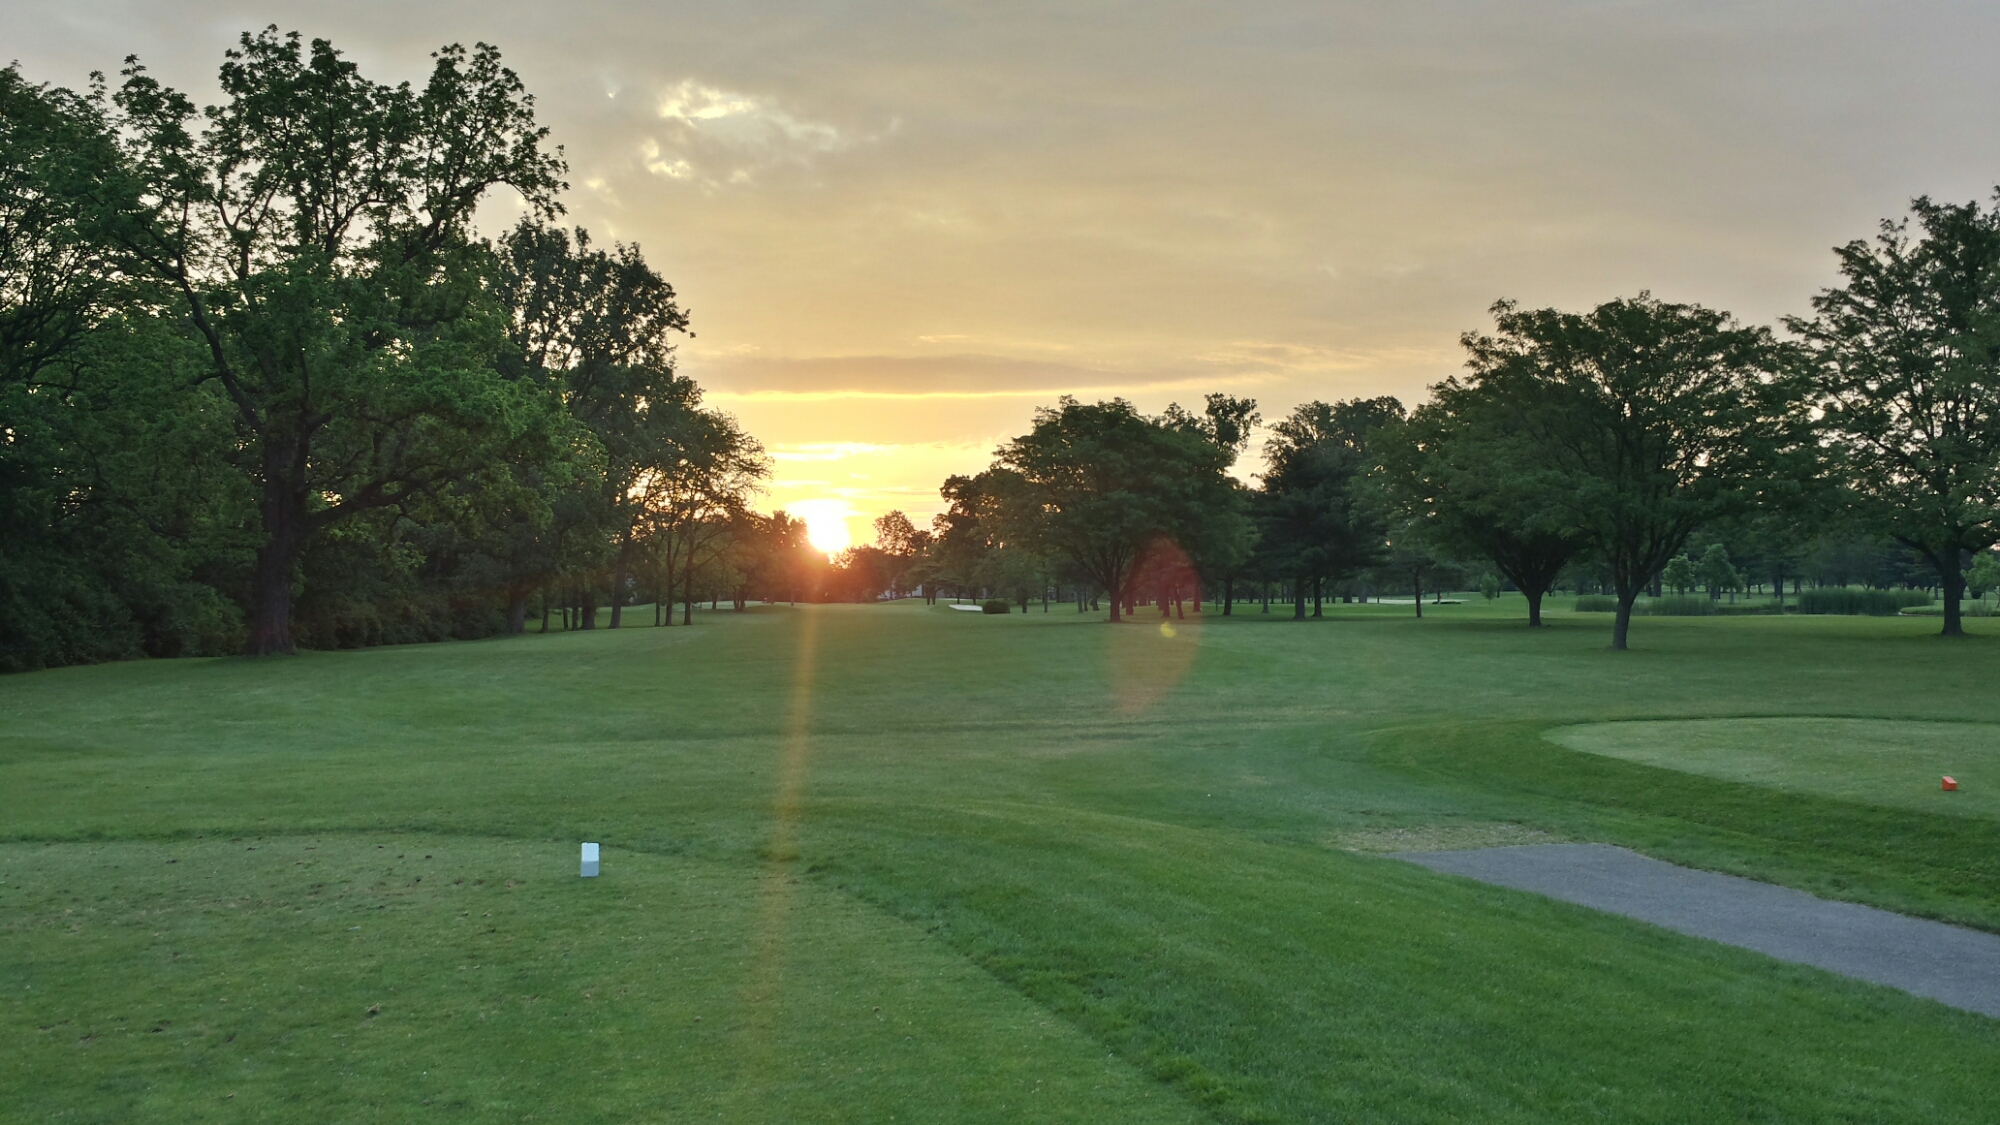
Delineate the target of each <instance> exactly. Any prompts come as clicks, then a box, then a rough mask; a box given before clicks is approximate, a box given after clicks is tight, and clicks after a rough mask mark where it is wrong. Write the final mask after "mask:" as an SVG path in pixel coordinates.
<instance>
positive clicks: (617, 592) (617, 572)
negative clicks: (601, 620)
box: [611, 543, 631, 629]
mask: <svg viewBox="0 0 2000 1125" xmlns="http://www.w3.org/2000/svg"><path fill="white" fill-rule="evenodd" d="M628 552H629V545H628V544H625V543H620V544H619V545H618V565H616V566H614V567H612V568H611V627H612V628H613V629H616V628H617V627H618V626H619V625H621V624H623V623H624V621H625V579H626V578H627V577H628V575H627V573H626V572H627V571H628V570H629V569H630V565H631V564H630V563H628V562H627V561H626V555H627V554H628Z"/></svg>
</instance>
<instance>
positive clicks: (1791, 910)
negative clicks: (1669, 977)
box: [1396, 844, 2000, 1019]
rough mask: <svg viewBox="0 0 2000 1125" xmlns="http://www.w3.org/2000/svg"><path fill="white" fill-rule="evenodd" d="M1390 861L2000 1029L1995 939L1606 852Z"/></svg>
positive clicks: (1485, 851)
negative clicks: (1659, 930) (1994, 1022)
mask: <svg viewBox="0 0 2000 1125" xmlns="http://www.w3.org/2000/svg"><path fill="white" fill-rule="evenodd" d="M1396 858H1398V859H1406V860H1409V861H1410V862H1411V863H1418V864H1422V865H1423V866H1425V867H1428V868H1430V869H1431V870H1433V871H1442V872H1446V873H1448V874H1452V875H1463V876H1465V877H1467V878H1470V879H1477V880H1479V881H1480V882H1482V883H1493V884H1495V885H1498V886H1502V887H1513V888H1515V889H1517V890H1523V891H1533V892H1535V893H1536V894H1541V895H1547V896H1548V897H1550V898H1557V899H1561V900H1563V901H1564V902H1573V903H1576V904H1578V905H1580V906H1588V907H1592V908H1593V909H1597V910H1603V911H1606V912H1608V913H1611V914H1622V915H1624V916H1625V917H1627V918H1637V919H1639V920H1640V921H1642V922H1651V923H1652V924H1653V925H1656V926H1662V927H1664V928H1666V929H1669V930H1677V931H1679V932H1680V933H1684V934H1692V935H1694V936H1695V937H1704V938H1708V939H1710V940H1712V941H1719V942H1723V943H1724V944H1727V945H1736V946H1741V947H1743V948H1744V949H1754V950H1756V951H1757V952H1759V953H1765V954H1769V955H1770V956H1772V957H1776V958H1778V959H1779V960H1781V961H1796V962H1798V963H1800V964H1804V965H1812V966H1815V967H1817V968H1821V969H1826V970H1828V971H1829V972H1835V973H1841V974H1843V975H1846V976H1850V977H1855V978H1858V979H1860V980H1865V981H1871V982H1873V983H1875V984H1886V985H1888V986H1889V987H1891V988H1900V989H1902V990H1903V991H1905V992H1911V993H1915V994H1916V995H1918V996H1926V997H1929V998H1930V999H1932V1000H1937V1001H1941V1002H1943V1003H1946V1004H1949V1005H1951V1006H1952V1007H1954V1008H1963V1009H1965V1010H1966V1011H1968V1012H1978V1013H1979V1014H1981V1015H1985V1016H1992V1017H1993V1018H1995V1019H2000V935H1995V934H1989V933H1982V932H1980V931H1978V930H1968V929H1965V928H1964V927H1962V926H1950V925H1946V924H1945V923H1943V922H1931V921H1926V920H1924V919H1921V918H1910V917H1906V916H1904V915H1901V914H1892V913H1890V912H1889V911H1886V910H1877V909H1875V908H1874V907H1872V906H1861V905H1858V904H1856V903H1851V902H1829V901H1828V900H1826V899H1823V898H1815V897H1813V896H1812V895H1809V894H1806V893H1805V892H1804V891H1795V890H1792V889H1791V888H1789V887H1774V886H1772V885H1771V884H1769V883H1759V882H1756V881H1754V880H1751V879H1742V878H1738V877H1736V876H1734V875H1720V874H1717V873H1715V872H1713V871H1695V870H1691V869H1689V868H1686V867H1676V866H1675V865H1673V864H1671V863H1666V862H1663V861H1661V860H1657V859H1650V858H1648V857H1646V856H1643V855H1640V854H1639V853H1637V852H1634V851H1629V850H1627V849H1625V848H1618V847H1612V846H1611V845H1609V844H1530V845H1526V846H1521V847H1508V848H1480V849H1477V850H1473V851H1458V852H1405V853H1402V854H1400V855H1398V856H1397V857H1396Z"/></svg>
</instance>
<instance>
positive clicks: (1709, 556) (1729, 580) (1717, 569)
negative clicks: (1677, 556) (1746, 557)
mask: <svg viewBox="0 0 2000 1125" xmlns="http://www.w3.org/2000/svg"><path fill="white" fill-rule="evenodd" d="M1682 557H1683V558H1685V557H1686V556H1685V555H1683V556H1682ZM1697 570H1698V571H1699V572H1700V575H1701V584H1702V585H1703V586H1706V587H1708V596H1709V599H1710V600H1711V601H1713V600H1715V599H1718V598H1720V597H1722V592H1723V591H1724V590H1727V591H1729V592H1730V599H1729V600H1730V601H1732V602H1733V601H1735V600H1736V597H1735V592H1736V587H1737V584H1738V583H1740V582H1741V581H1742V580H1743V579H1742V576H1741V575H1739V574H1737V573H1736V567H1735V565H1734V564H1733V563H1731V562H1730V561H1729V548H1727V547H1724V546H1723V545H1722V544H1720V543H1711V544H1709V547H1708V550H1706V551H1704V552H1702V556H1701V562H1700V563H1699V564H1697Z"/></svg>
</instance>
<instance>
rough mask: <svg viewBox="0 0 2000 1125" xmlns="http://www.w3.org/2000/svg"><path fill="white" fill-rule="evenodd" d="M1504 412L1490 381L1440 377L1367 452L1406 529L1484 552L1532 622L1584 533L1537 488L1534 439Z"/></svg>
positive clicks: (1459, 550) (1459, 552) (1468, 552)
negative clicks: (1372, 453) (1480, 384)
mask: <svg viewBox="0 0 2000 1125" xmlns="http://www.w3.org/2000/svg"><path fill="white" fill-rule="evenodd" d="M1505 413H1506V412H1505V411H1504V410H1502V409H1499V408H1498V404H1496V403H1495V402H1494V397H1493V394H1492V393H1491V392H1490V391H1489V390H1487V389H1485V388H1475V387H1468V386H1466V385H1464V384H1463V383H1461V382H1459V381H1458V380H1456V379H1448V380H1446V381H1445V382H1443V383H1440V384H1438V385H1437V386H1434V387H1432V388H1431V401H1429V402H1427V403H1425V404H1424V405H1422V406H1420V407H1418V408H1417V409H1416V411H1415V412H1414V413H1412V414H1411V416H1410V418H1409V420H1408V421H1407V422H1406V423H1404V424H1403V425H1401V426H1400V427H1398V428H1397V429H1396V430H1395V431H1394V432H1392V433H1389V434H1386V435H1384V438H1383V440H1382V441H1380V442H1379V443H1378V452H1377V457H1376V460H1377V462H1378V463H1379V464H1380V465H1381V466H1382V468H1383V473H1384V480H1385V481H1386V483H1387V484H1388V487H1389V491H1390V493H1391V495H1392V496H1393V497H1394V498H1395V500H1396V502H1397V506H1398V507H1400V508H1401V509H1402V510H1403V512H1404V513H1405V514H1406V515H1407V516H1408V517H1409V518H1410V519H1411V521H1412V523H1411V525H1410V526H1409V527H1408V528H1407V529H1406V530H1407V531H1409V532H1411V533H1413V534H1415V535H1418V536H1421V537H1422V538H1424V539H1426V540H1428V541H1429V542H1431V543H1434V544H1436V545H1437V546H1438V548H1439V549H1441V550H1443V551H1444V552H1445V553H1447V554H1450V555H1454V556H1456V557H1459V558H1466V557H1471V556H1480V557H1484V558H1488V559H1491V560H1492V561H1493V565H1494V566H1495V567H1497V568H1498V569H1499V571H1500V573H1502V574H1504V575H1506V576H1507V579H1508V581H1510V582H1512V583H1513V584H1514V586H1515V588H1516V589H1518V590H1520V591H1521V593H1522V595H1523V596H1524V597H1526V598H1527V601H1528V624H1529V626H1530V627H1539V626H1540V625H1541V623H1542V598H1543V596H1544V595H1546V594H1547V593H1548V591H1549V588H1550V587H1551V586H1553V585H1555V581H1556V578H1557V576H1558V575H1560V574H1561V573H1562V569H1563V567H1565V566H1567V565H1568V564H1569V561H1570V560H1571V559H1573V558H1575V557H1576V556H1577V554H1578V553H1579V552H1580V551H1582V550H1583V549H1584V547H1585V545H1586V544H1587V542H1588V540H1587V538H1586V537H1585V535H1584V533H1583V531H1582V529H1581V528H1579V527H1578V526H1577V525H1576V524H1575V523H1574V522H1573V520H1572V519H1571V518H1570V514H1569V512H1568V509H1567V507H1566V506H1565V505H1564V504H1563V503H1562V502H1561V498H1560V497H1558V496H1555V495H1552V494H1551V493H1549V492H1547V491H1545V487H1544V486H1546V485H1547V484H1548V483H1549V481H1548V480H1547V479H1545V478H1543V477H1541V476H1539V475H1538V474H1536V473H1535V472H1534V471H1533V465H1534V457H1533V447H1532V446H1531V445H1530V444H1529V443H1528V442H1527V441H1526V440H1525V439H1524V437H1523V435H1521V434H1520V433H1519V432H1518V431H1516V430H1515V429H1514V428H1513V427H1512V426H1511V425H1509V424H1507V422H1506V420H1505ZM1404 538H1405V539H1407V538H1408V536H1407V535H1406V536H1405V537H1404Z"/></svg>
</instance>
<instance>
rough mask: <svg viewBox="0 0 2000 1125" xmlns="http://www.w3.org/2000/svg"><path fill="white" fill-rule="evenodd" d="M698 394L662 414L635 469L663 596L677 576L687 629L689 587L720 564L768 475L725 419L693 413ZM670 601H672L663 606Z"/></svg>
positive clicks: (747, 440) (753, 446) (760, 454)
mask: <svg viewBox="0 0 2000 1125" xmlns="http://www.w3.org/2000/svg"><path fill="white" fill-rule="evenodd" d="M698 403H699V392H694V394H693V395H691V396H690V397H689V398H688V399H687V400H686V402H685V404H684V407H683V408H682V409H680V410H678V411H676V412H674V413H673V414H672V415H671V416H665V415H664V414H663V421H662V425H661V427H660V430H659V432H657V433H656V434H654V435H653V439H652V441H651V443H650V446H649V449H650V452H649V453H647V454H646V455H645V456H644V457H643V458H642V459H641V461H640V463H641V464H642V466H643V471H642V472H641V474H640V477H639V480H638V483H637V486H636V487H637V492H638V501H637V502H638V505H639V507H640V509H641V510H642V511H643V512H644V513H645V515H644V520H645V529H646V530H645V534H646V535H647V536H649V537H650V538H652V539H653V540H654V541H655V542H656V543H657V544H658V550H659V551H660V552H661V554H660V557H661V558H662V559H663V560H664V562H665V568H666V572H665V581H664V582H663V583H662V584H661V585H662V588H663V589H664V590H666V591H667V592H668V593H669V594H671V592H672V590H673V588H674V584H675V583H674V577H675V574H676V572H678V575H679V579H680V586H681V588H682V591H683V594H684V595H685V597H684V603H685V604H684V608H683V612H682V617H681V623H682V624H684V625H688V624H693V622H694V600H695V599H694V583H695V579H696V576H697V575H699V574H700V573H701V572H702V570H703V568H705V567H708V566H710V565H711V564H713V563H715V562H716V560H718V559H720V558H721V557H722V555H723V553H724V552H725V551H726V550H727V548H728V546H729V536H730V532H731V529H732V528H733V527H736V526H738V525H739V524H740V522H741V520H742V519H743V517H744V513H745V512H746V511H747V510H748V506H749V502H750V498H751V497H752V496H754V495H756V493H757V492H759V491H761V490H762V488H763V482H764V479H765V478H766V477H768V476H769V475H770V473H771V467H770V459H769V458H767V457H766V456H765V455H764V447H763V446H762V445H761V444H759V443H758V441H757V439H755V438H753V437H751V436H750V435H749V434H746V433H744V432H743V430H742V428H741V427H739V426H738V425H737V424H736V419H734V418H732V417H730V416H729V415H727V414H724V413H721V412H719V411H713V410H702V409H699V408H698ZM669 601H671V598H670V599H669Z"/></svg>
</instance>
